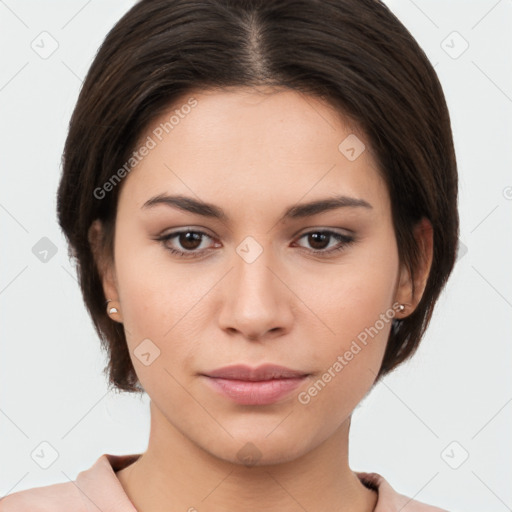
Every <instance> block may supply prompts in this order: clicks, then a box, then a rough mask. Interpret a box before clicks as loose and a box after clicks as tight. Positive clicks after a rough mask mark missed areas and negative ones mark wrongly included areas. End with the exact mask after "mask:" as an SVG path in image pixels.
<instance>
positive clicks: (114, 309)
mask: <svg viewBox="0 0 512 512" xmlns="http://www.w3.org/2000/svg"><path fill="white" fill-rule="evenodd" d="M109 302H112V299H108V300H107V302H105V304H106V305H107V306H108V303H109ZM107 312H108V314H109V315H112V314H113V313H119V311H118V310H117V308H115V307H111V308H107Z"/></svg>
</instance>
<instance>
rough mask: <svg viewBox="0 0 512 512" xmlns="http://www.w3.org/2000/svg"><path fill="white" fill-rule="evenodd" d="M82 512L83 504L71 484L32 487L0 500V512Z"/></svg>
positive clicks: (76, 490)
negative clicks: (71, 511) (70, 511)
mask: <svg viewBox="0 0 512 512" xmlns="http://www.w3.org/2000/svg"><path fill="white" fill-rule="evenodd" d="M69 510H73V511H74V512H82V510H84V509H83V502H82V498H81V496H80V493H79V491H78V489H77V488H76V486H75V485H74V483H73V482H64V483H59V484H53V485H47V486H44V487H34V488H32V489H25V490H23V491H18V492H14V493H12V494H8V495H7V496H4V497H3V498H1V499H0V512H25V511H26V512H68V511H69Z"/></svg>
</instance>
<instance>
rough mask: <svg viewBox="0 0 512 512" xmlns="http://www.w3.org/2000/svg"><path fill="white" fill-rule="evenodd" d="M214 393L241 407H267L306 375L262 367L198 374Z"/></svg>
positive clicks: (271, 366) (217, 370) (299, 382)
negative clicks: (204, 379)
mask: <svg viewBox="0 0 512 512" xmlns="http://www.w3.org/2000/svg"><path fill="white" fill-rule="evenodd" d="M201 375H202V376H203V377H205V378H206V382H207V383H208V384H209V385H210V386H211V388H212V389H213V390H214V391H217V392H219V393H221V394H222V395H224V396H225V397H227V398H229V399H231V400H233V401H234V402H236V403H238V404H241V405H267V404H271V403H274V402H277V401H278V400H280V399H281V398H284V397H285V396H286V395H288V394H290V393H291V392H292V391H293V390H294V389H296V388H297V387H298V386H299V385H300V384H301V383H302V382H304V380H305V379H306V378H307V377H308V375H309V374H308V373H305V372H301V371H297V370H292V369H291V368H286V367H285V366H279V365H273V364H264V365H261V366H258V367H257V368H251V367H250V366H246V365H234V366H225V367H223V368H218V369H216V370H212V371H209V372H208V373H206V374H201Z"/></svg>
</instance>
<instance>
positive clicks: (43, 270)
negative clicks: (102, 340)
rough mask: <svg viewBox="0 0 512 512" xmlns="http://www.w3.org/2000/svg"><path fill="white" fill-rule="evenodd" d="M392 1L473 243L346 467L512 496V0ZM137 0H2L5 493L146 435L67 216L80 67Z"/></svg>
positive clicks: (365, 415) (471, 495) (371, 401)
mask: <svg viewBox="0 0 512 512" xmlns="http://www.w3.org/2000/svg"><path fill="white" fill-rule="evenodd" d="M387 3H388V5H389V6H390V8H391V9H392V10H393V12H395V14H396V15H397V16H398V18H399V19H400V20H401V21H402V22H403V23H404V24H405V25H406V26H407V28H408V29H409V30H410V31H411V33H412V34H413V36H414V37H415V38H416V39H417V40H418V42H419V43H420V45H421V46H422V48H423V49H424V50H425V52H426V54H427V55H428V57H429V59H430V60H431V62H432V64H433V65H434V66H435V69H436V71H437V73H438V75H439V77H440V80H441V83H442V85H443V88H444V91H445V94H446V98H447V101H448V106H449V109H450V112H451V118H452V126H453V134H454V138H455V145H456V152H457V159H458V166H459V176H460V203H459V206H460V217H461V252H460V253H459V260H458V262H457V265H456V268H455V270H454V272H453V274H452V276H451V278H450V281H449V284H448V287H447V289H446V291H445V292H444V293H443V295H442V297H441V299H440V301H439V303H438V306H437V309H436V311H435V313H434V318H433V320H432V322H431V325H430V328H429V330H428V333H427V335H426V337H425V339H424V340H423V342H422V345H421V346H420V349H419V351H418V353H417V354H416V355H415V357H414V359H413V360H412V361H410V362H409V363H407V364H405V365H403V366H402V367H401V368H400V369H399V370H398V371H397V372H396V373H393V374H391V375H389V376H388V377H387V378H385V379H384V381H383V382H381V383H380V384H379V385H378V386H377V387H376V389H375V390H374V391H373V392H372V393H371V394H370V395H369V396H368V397H367V398H366V399H365V401H364V402H363V403H362V404H361V405H360V406H359V407H358V408H357V410H356V412H355V414H354V418H353V425H352V435H351V453H350V462H351V467H352V468H353V469H354V470H357V471H368V472H372V471H375V472H379V473H381V474H382V475H383V476H384V477H385V478H386V479H387V480H388V481H389V482H390V483H391V485H392V486H393V487H394V488H395V489H396V490H398V491H399V492H401V493H403V494H406V495H408V496H410V497H415V499H417V500H420V501H425V502H427V503H431V504H435V505H438V506H441V507H443V508H446V509H448V510H450V511H474V512H476V511H479V512H480V511H483V510H485V511H486V512H493V511H496V512H502V511H506V510H512V487H511V485H510V482H512V470H511V460H512V442H511V436H510V432H512V428H511V427H512V403H511V402H512V386H511V383H510V375H511V373H512V372H511V370H512V357H511V355H512V344H511V340H512V336H511V334H512V333H511V331H512V326H511V322H510V318H511V308H512V282H511V279H510V261H512V260H511V255H512V236H511V233H512V216H511V210H512V173H511V163H512V150H511V146H512V144H511V141H512V66H511V62H512V35H511V32H512V31H511V30H510V27H511V26H512V2H511V1H510V0H501V1H498V2H497V1H496V0H485V1H484V0H482V1H475V2H467V1H463V0H459V1H453V0H450V1H446V2H438V1H425V0H423V1H420V0H417V1H416V2H413V1H411V0H388V1H387ZM132 5H133V2H132V1H126V0H125V1H119V0H117V1H113V0H108V1H106V0H101V1H100V0H89V1H69V0H68V1H63V0H61V1H50V0H46V1H44V2H42V1H35V0H31V1H28V0H27V1H21V0H5V1H3V0H0V45H1V48H2V50H1V51H2V54H1V56H2V57H1V66H0V109H1V114H0V162H1V165H0V173H1V188H0V222H1V224H0V225H1V235H2V237H1V242H0V258H1V265H0V312H1V331H0V336H1V337H0V341H1V345H0V349H1V351H0V496H3V495H5V494H8V493H11V492H15V491H18V490H22V489H27V488H31V487H36V486H41V485H48V484H51V483H57V482H66V481H68V480H70V479H74V478H76V475H77V473H78V472H79V471H81V470H83V469H86V468H89V467H90V466H91V465H92V464H93V463H94V462H95V461H96V459H97V458H98V457H99V456H100V455H101V454H102V453H116V454H127V453H139V452H141V451H144V450H145V448H146V443H147V438H148V435H149V414H148V400H147V397H146V396H145V397H143V398H142V399H139V398H136V397H133V396H130V395H128V394H114V393H107V387H106V382H105V378H104V376H103V374H102V369H103V367H104V365H105V363H106V360H105V356H104V354H103V353H102V352H101V351H100V348H99V340H98V339H97V336H96V334H95V331H94V330H93V327H92V323H91V321H90V319H89V317H88V315H87V314H86V311H85V307H84V305H83V303H82V298H81V295H80V292H79V288H78V285H77V282H76V278H75V273H74V270H73V268H72V265H71V263H70V262H69V260H68V257H67V247H66V245H65V243H64V238H63V236H62V235H61V233H60V230H59V228H58V225H57V222H56V214H55V207H56V205H55V193H56V189H57V185H58V181H59V176H60V157H61V152H62V148H63V144H64V140H65V136H66V130H67V123H68V121H69V118H70V115H71V112H72V110H73V107H74V104H75V101H76V98H77V95H78V91H79V88H80V84H81V81H82V79H83V77H84V76H85V74H86V72H87V69H88V67H89V65H90V64H91V62H92V59H93V57H94V55H95V53H96V51H97V49H98V47H99V45H100V43H101V42H102V40H103V38H104V37H105V35H106V33H107V31H108V30H109V29H110V28H111V27H112V26H113V25H114V23H115V22H116V21H117V20H119V18H120V17H121V16H122V14H124V12H126V11H127V10H128V9H129V8H130V7H131V6H132ZM45 31H46V32H48V34H50V36H48V35H46V34H43V35H40V34H41V33H42V32H45ZM454 31H455V32H457V34H453V32H454ZM54 41H55V42H54ZM465 41H466V42H467V44H468V45H469V46H468V48H467V49H466V50H465V51H464V52H463V53H461V51H462V50H463V49H464V47H465V45H466V43H465ZM52 44H53V45H55V44H58V48H57V49H56V50H55V51H54V53H52V54H51V55H49V56H48V55H46V54H44V52H49V51H50V50H51V49H52ZM31 45H32V46H31ZM33 47H34V48H33ZM41 54H43V55H42V56H41ZM459 54H460V55H459ZM42 57H46V58H42ZM43 237H47V238H49V239H50V240H51V242H52V243H53V244H55V246H56V250H57V252H56V254H55V255H54V256H53V257H48V261H46V262H42V261H40V259H39V258H38V257H36V255H35V254H34V253H33V250H32V248H33V247H34V246H35V245H36V244H37V243H38V241H39V240H40V239H41V238H43ZM466 250H467V252H466ZM42 442H46V443H49V444H50V445H51V446H52V447H53V449H55V450H56V452H57V453H58V458H57V459H56V460H55V462H54V463H53V464H52V465H51V466H50V467H49V468H48V469H43V468H41V467H40V465H38V463H36V462H35V460H37V457H35V456H34V458H32V456H31V454H34V453H42V452H41V450H43V451H44V453H45V454H46V455H45V457H51V453H52V452H51V449H50V448H49V447H48V446H47V445H42V446H41V443H42ZM453 442H455V443H454V444H452V443H453ZM466 455H468V456H469V457H468V458H467V460H465V461H464V462H463V463H462V464H461V462H462V461H463V459H464V457H465V456H466ZM39 462H40V463H41V461H39ZM42 462H43V463H44V461H42ZM459 464H460V466H459V467H458V468H457V469H454V468H453V467H450V466H458V465H459Z"/></svg>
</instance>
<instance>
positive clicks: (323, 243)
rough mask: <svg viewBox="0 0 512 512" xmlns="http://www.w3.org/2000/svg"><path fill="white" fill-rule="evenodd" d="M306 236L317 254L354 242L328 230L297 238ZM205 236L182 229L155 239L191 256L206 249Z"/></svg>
mask: <svg viewBox="0 0 512 512" xmlns="http://www.w3.org/2000/svg"><path fill="white" fill-rule="evenodd" d="M306 237H307V242H308V243H309V244H310V245H311V247H312V249H308V252H310V253H313V254H319V255H324V254H325V255H330V254H332V253H335V252H338V251H341V250H343V249H345V248H346V247H347V246H348V245H350V244H352V243H354V242H355V238H354V237H353V236H349V235H344V234H341V233H338V232H336V231H330V230H317V231H310V232H308V233H304V234H303V235H302V236H301V237H300V238H299V240H301V239H303V238H306ZM205 238H206V239H210V240H213V238H212V237H211V236H210V235H208V234H207V233H205V232H204V231H198V230H192V229H183V230H180V231H174V232H172V233H168V234H167V235H163V236H160V237H158V238H157V240H158V241H159V242H161V243H162V244H163V245H164V247H165V248H166V249H167V250H168V251H170V252H171V253H172V254H175V255H176V256H179V257H183V258H192V257H197V256H199V255H200V254H201V253H204V252H206V251H208V249H209V248H208V247H201V245H202V244H203V242H204V239H205ZM175 239H176V240H175ZM171 241H173V242H174V243H175V244H176V245H178V248H176V245H175V246H174V247H173V246H172V245H170V243H169V242H171ZM333 241H334V242H335V243H334V246H332V247H331V248H329V249H327V250H326V247H329V245H330V244H331V242H333ZM216 246H217V247H220V246H221V245H220V244H217V245H216Z"/></svg>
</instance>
